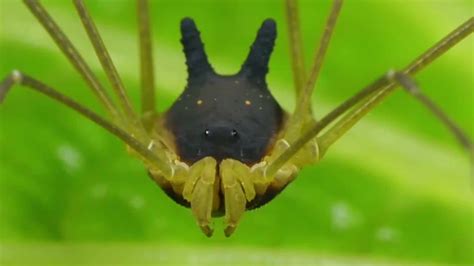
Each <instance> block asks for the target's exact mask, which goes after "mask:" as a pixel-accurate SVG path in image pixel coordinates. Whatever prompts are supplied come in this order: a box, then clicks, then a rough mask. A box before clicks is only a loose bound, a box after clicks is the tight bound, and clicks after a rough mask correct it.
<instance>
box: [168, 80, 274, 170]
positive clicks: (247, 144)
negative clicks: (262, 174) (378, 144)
mask: <svg viewBox="0 0 474 266" xmlns="http://www.w3.org/2000/svg"><path fill="white" fill-rule="evenodd" d="M282 115H283V112H282V109H281V108H280V106H279V105H278V103H277V102H276V101H275V99H274V98H273V97H272V95H271V94H270V92H269V90H268V89H267V87H266V84H265V83H260V84H257V83H254V82H253V81H251V80H249V79H248V78H247V77H246V76H245V75H242V74H237V75H234V76H221V75H217V74H215V73H212V74H209V75H207V77H206V79H205V81H204V82H202V83H200V84H190V85H188V87H187V88H186V89H185V91H184V92H183V93H182V95H181V96H180V97H179V98H178V100H177V101H176V102H175V103H174V104H173V106H172V107H171V108H170V110H169V111H168V112H167V116H166V122H167V127H168V128H169V129H171V131H172V133H173V135H174V137H175V143H176V147H177V153H178V155H179V156H180V158H181V160H182V161H185V162H190V163H193V162H196V161H198V160H200V159H202V158H204V157H206V156H211V157H213V158H215V159H216V160H217V161H221V160H223V159H227V158H231V159H236V160H239V161H241V162H244V163H247V164H253V163H256V162H258V161H260V159H261V158H262V157H263V156H264V155H265V152H266V151H267V148H268V147H269V146H270V145H271V142H272V140H273V139H274V136H275V135H276V134H278V132H279V129H280V126H281V121H282Z"/></svg>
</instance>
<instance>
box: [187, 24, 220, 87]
mask: <svg viewBox="0 0 474 266" xmlns="http://www.w3.org/2000/svg"><path fill="white" fill-rule="evenodd" d="M181 43H182V44H183V52H184V54H185V56H186V65H187V66H188V83H193V82H199V81H202V80H203V78H205V76H206V74H208V73H213V72H214V70H213V69H212V67H211V65H210V64H209V61H208V60H207V55H206V52H205V51H204V44H203V43H202V41H201V37H200V33H199V31H198V29H197V27H196V24H194V21H193V20H192V19H191V18H183V20H181Z"/></svg>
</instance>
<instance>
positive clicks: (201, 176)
mask: <svg viewBox="0 0 474 266" xmlns="http://www.w3.org/2000/svg"><path fill="white" fill-rule="evenodd" d="M216 165H217V163H216V160H215V159H214V158H212V157H205V158H203V159H201V160H199V161H197V162H196V163H194V164H193V165H192V166H191V167H190V168H189V171H188V172H187V173H184V174H185V175H186V177H185V182H184V188H183V197H184V199H186V200H187V201H189V202H190V203H191V210H192V212H193V215H194V217H195V218H196V221H197V223H198V225H199V227H200V228H201V230H202V231H203V232H204V234H205V235H206V236H211V235H212V233H213V230H212V228H211V227H210V223H211V212H212V207H213V199H214V182H215V179H216ZM175 180H176V181H178V182H177V183H181V182H180V181H179V180H183V178H182V176H180V174H178V175H176V179H175ZM171 183H172V184H173V180H172V181H171ZM178 185H179V184H178Z"/></svg>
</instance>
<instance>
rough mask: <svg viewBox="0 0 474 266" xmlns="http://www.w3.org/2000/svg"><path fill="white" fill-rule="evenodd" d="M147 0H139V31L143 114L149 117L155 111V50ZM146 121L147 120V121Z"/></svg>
mask: <svg viewBox="0 0 474 266" xmlns="http://www.w3.org/2000/svg"><path fill="white" fill-rule="evenodd" d="M149 10H150V7H149V3H148V1H147V0H137V15H138V31H139V43H140V76H141V90H142V100H141V101H142V114H143V115H144V116H145V117H147V116H150V115H153V114H154V113H155V108H156V107H155V105H156V103H155V88H154V87H155V86H154V83H155V81H154V74H153V73H154V72H153V69H154V68H153V51H152V43H151V37H150V36H151V28H150V17H149ZM145 122H146V121H145Z"/></svg>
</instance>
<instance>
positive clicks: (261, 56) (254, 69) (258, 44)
mask: <svg viewBox="0 0 474 266" xmlns="http://www.w3.org/2000/svg"><path fill="white" fill-rule="evenodd" d="M276 35H277V32H276V23H275V21H274V20H273V19H266V20H265V21H264V22H263V24H262V26H261V27H260V29H259V30H258V33H257V38H256V39H255V41H254V42H253V44H252V47H251V48H250V53H249V55H248V56H247V59H246V60H245V62H244V64H243V65H242V68H241V70H240V73H241V74H243V75H245V76H247V78H249V79H250V80H252V81H255V82H257V83H265V76H266V75H267V73H268V62H269V60H270V55H271V54H272V51H273V46H274V45H275V39H276Z"/></svg>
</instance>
